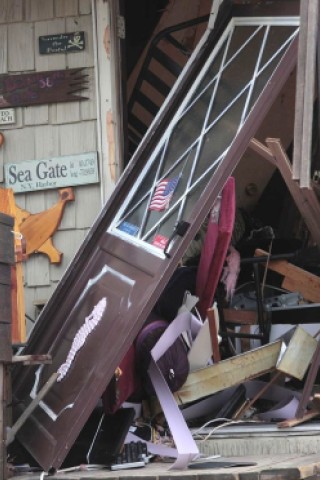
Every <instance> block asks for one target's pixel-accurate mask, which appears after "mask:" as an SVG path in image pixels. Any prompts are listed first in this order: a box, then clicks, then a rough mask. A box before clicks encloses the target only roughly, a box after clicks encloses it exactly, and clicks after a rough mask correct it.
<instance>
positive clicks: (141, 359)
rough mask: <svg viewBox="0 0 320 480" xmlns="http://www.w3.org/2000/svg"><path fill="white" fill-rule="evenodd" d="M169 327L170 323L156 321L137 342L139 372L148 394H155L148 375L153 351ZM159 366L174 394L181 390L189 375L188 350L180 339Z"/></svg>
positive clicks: (160, 359)
mask: <svg viewBox="0 0 320 480" xmlns="http://www.w3.org/2000/svg"><path fill="white" fill-rule="evenodd" d="M168 326H169V323H168V322H165V321H163V320H155V321H154V322H151V323H149V324H148V325H146V326H145V327H144V328H143V329H142V330H141V332H140V333H139V335H138V337H137V340H136V358H137V362H138V370H139V371H140V373H142V381H143V386H144V388H145V390H146V392H147V393H148V394H151V395H152V394H154V389H153V387H152V383H151V382H150V377H149V375H148V374H147V369H148V366H149V363H150V359H151V350H152V348H153V347H154V345H155V344H156V343H157V341H158V340H159V338H160V337H161V335H162V334H163V332H164V331H165V330H166V328H167V327H168ZM157 364H158V367H159V368H160V370H161V372H162V375H163V376H164V378H165V380H166V382H167V384H168V386H169V388H170V390H171V391H172V392H176V391H177V390H179V388H181V387H182V385H183V384H184V383H185V381H186V379H187V376H188V374H189V361H188V354H187V349H186V346H185V345H184V343H183V341H182V339H181V338H180V337H178V338H176V339H175V341H174V342H173V343H172V345H170V346H168V348H167V350H166V351H165V352H164V353H163V355H162V356H161V357H160V358H159V360H158V362H157ZM144 372H145V373H144Z"/></svg>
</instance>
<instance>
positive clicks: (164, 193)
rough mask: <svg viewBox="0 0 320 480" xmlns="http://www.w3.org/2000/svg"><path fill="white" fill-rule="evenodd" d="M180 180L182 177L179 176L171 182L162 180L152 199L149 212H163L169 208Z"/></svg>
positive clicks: (166, 179)
mask: <svg viewBox="0 0 320 480" xmlns="http://www.w3.org/2000/svg"><path fill="white" fill-rule="evenodd" d="M179 178H180V176H178V175H177V176H176V177H174V178H172V179H171V180H170V179H169V178H165V179H163V180H161V182H160V183H159V185H157V187H156V189H155V191H154V194H153V196H152V198H151V201H150V205H149V210H156V211H158V212H162V211H163V210H165V209H166V208H168V207H169V203H170V200H171V198H172V196H173V192H174V191H175V189H176V186H177V185H178V181H179Z"/></svg>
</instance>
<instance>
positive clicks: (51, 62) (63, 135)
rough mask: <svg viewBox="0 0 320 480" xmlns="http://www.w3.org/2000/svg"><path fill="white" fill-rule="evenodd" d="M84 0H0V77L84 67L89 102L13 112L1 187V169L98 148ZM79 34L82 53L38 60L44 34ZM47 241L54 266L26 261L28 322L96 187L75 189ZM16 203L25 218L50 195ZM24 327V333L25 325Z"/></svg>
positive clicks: (95, 197) (67, 253)
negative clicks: (55, 252)
mask: <svg viewBox="0 0 320 480" xmlns="http://www.w3.org/2000/svg"><path fill="white" fill-rule="evenodd" d="M91 13H92V12H91V0H14V1H12V0H0V74H3V73H10V74H14V73H23V72H32V71H45V70H57V69H65V68H75V67H86V69H87V73H89V89H88V91H87V96H88V97H89V100H86V101H83V102H69V103H60V104H59V103H57V104H52V105H41V106H31V107H25V108H16V109H15V113H16V123H15V124H14V125H8V126H3V125H1V126H0V131H1V132H2V133H3V134H4V136H5V143H4V146H3V147H2V148H0V186H3V184H2V183H1V182H3V165H4V164H5V163H12V162H14V163H18V162H20V161H25V160H34V159H45V158H49V157H52V156H54V157H58V156H61V155H70V154H77V153H84V152H92V151H97V150H98V144H97V109H96V99H95V79H94V47H93V29H92V24H93V22H92V15H91ZM74 31H84V32H85V35H86V38H85V40H86V48H85V50H84V51H82V52H76V53H71V52H70V53H68V54H51V55H40V54H39V52H38V37H39V36H40V35H47V34H50V33H64V32H74ZM74 193H75V202H68V204H67V205H66V208H65V212H64V215H63V219H62V222H61V225H60V227H59V229H58V231H57V232H56V234H55V235H54V237H53V243H54V245H55V246H56V247H57V248H58V249H59V250H60V251H62V252H63V260H62V263H61V264H60V265H52V264H50V262H49V260H48V258H47V257H46V256H44V255H41V254H36V255H32V256H30V258H29V260H28V261H27V262H26V263H25V301H26V313H27V315H28V316H30V317H31V318H33V319H35V317H36V314H37V308H36V307H35V305H36V304H38V303H41V302H45V301H46V300H48V298H49V297H50V295H51V294H52V292H53V290H54V288H55V286H56V284H57V282H58V281H59V279H60V278H61V276H62V274H63V272H64V270H65V269H66V267H67V266H68V264H69V262H70V260H71V259H72V257H73V255H74V253H75V252H76V250H77V248H78V246H79V244H80V243H81V241H82V240H83V238H84V236H85V234H86V232H87V231H88V229H89V228H90V226H91V225H92V223H93V221H94V219H95V217H96V216H97V214H98V212H99V211H100V208H101V186H100V184H95V185H87V186H86V185H84V186H79V187H74ZM15 197H16V203H17V204H18V205H19V206H20V207H22V208H24V209H26V210H28V211H29V212H31V213H36V212H40V211H42V210H45V209H47V208H49V207H51V206H52V205H53V204H54V203H56V202H57V200H58V192H57V191H56V190H46V191H38V192H31V193H26V194H16V195H15ZM31 325H32V324H31V323H30V324H29V325H28V327H29V328H30V327H31Z"/></svg>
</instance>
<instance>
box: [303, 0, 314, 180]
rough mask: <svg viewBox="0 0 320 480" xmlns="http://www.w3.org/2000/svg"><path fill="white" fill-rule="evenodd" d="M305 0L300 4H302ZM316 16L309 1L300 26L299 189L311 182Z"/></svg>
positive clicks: (311, 1) (312, 4) (312, 2)
mask: <svg viewBox="0 0 320 480" xmlns="http://www.w3.org/2000/svg"><path fill="white" fill-rule="evenodd" d="M305 1H306V0H304V1H303V2H300V3H304V2H305ZM318 15H319V1H318V0H309V2H308V22H307V24H306V25H302V24H300V28H306V29H307V39H306V41H307V44H306V51H305V56H306V64H305V68H306V74H305V82H304V105H303V124H302V132H303V134H302V145H301V162H300V187H306V188H309V187H310V180H311V154H312V123H313V103H314V87H315V73H316V46H317V40H318V38H317V37H318Z"/></svg>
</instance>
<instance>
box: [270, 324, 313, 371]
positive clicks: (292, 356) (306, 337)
mask: <svg viewBox="0 0 320 480" xmlns="http://www.w3.org/2000/svg"><path fill="white" fill-rule="evenodd" d="M317 345H318V342H317V340H316V339H315V338H314V337H313V336H312V335H310V334H309V333H308V332H306V331H305V330H304V329H303V328H302V327H300V326H297V327H296V328H295V329H294V333H293V336H292V338H291V339H290V341H289V343H288V345H287V348H286V351H285V352H284V354H283V355H281V358H280V359H279V361H278V363H277V365H276V367H277V370H279V371H280V372H282V373H285V374H287V375H290V376H292V377H294V378H298V379H299V380H302V379H303V377H304V375H305V373H306V371H307V368H308V366H309V364H310V362H311V360H312V358H313V355H314V353H315V351H316V349H317ZM297 359H299V360H298V361H297Z"/></svg>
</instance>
